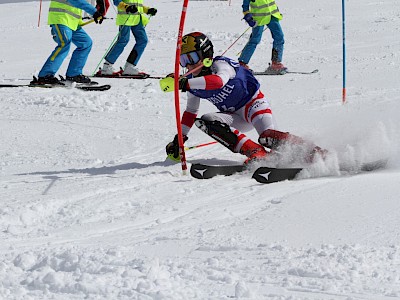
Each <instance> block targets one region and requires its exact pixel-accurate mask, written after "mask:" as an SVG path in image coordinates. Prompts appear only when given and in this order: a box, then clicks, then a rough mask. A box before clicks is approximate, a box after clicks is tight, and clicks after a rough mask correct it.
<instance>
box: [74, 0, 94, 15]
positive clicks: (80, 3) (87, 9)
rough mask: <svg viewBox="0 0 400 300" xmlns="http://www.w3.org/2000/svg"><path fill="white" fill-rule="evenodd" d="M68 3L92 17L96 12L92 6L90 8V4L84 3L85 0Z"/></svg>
mask: <svg viewBox="0 0 400 300" xmlns="http://www.w3.org/2000/svg"><path fill="white" fill-rule="evenodd" d="M68 2H69V3H70V4H71V5H72V6H74V7H76V8H80V9H82V10H84V11H85V12H87V13H88V14H90V15H92V16H93V15H94V13H95V12H96V11H97V9H96V8H95V7H94V6H92V5H91V4H89V3H88V2H86V1H85V0H68Z"/></svg>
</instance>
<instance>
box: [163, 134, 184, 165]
mask: <svg viewBox="0 0 400 300" xmlns="http://www.w3.org/2000/svg"><path fill="white" fill-rule="evenodd" d="M188 139H189V138H188V137H187V136H186V135H184V136H183V142H184V143H185V142H186V141H187V140H188ZM165 151H166V152H167V155H168V156H169V157H170V158H171V159H174V160H177V159H179V141H178V135H177V134H176V135H175V137H174V140H173V141H172V142H170V143H168V145H167V146H166V147H165Z"/></svg>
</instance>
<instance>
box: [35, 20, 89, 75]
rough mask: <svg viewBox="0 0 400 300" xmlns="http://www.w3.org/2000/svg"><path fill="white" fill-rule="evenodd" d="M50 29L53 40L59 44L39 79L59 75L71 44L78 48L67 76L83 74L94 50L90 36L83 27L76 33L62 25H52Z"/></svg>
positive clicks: (73, 54) (70, 63)
mask: <svg viewBox="0 0 400 300" xmlns="http://www.w3.org/2000/svg"><path fill="white" fill-rule="evenodd" d="M50 27H51V34H52V36H53V40H54V41H55V42H56V43H57V47H56V48H55V49H54V50H53V52H52V53H51V55H50V56H49V58H48V59H47V60H46V62H45V64H44V66H43V67H42V69H41V70H40V72H39V77H44V76H47V75H53V76H54V75H55V74H56V73H57V71H58V69H60V67H61V65H62V63H63V61H64V60H65V58H66V57H67V55H68V52H69V49H70V48H71V43H72V44H74V45H75V46H76V49H75V50H74V52H73V53H72V56H71V60H70V62H69V64H68V69H67V73H66V76H76V75H80V74H82V70H83V67H84V66H85V64H86V61H87V58H88V56H89V53H90V50H92V44H93V43H92V39H91V38H90V36H89V35H88V34H87V33H86V32H85V30H83V29H82V27H78V28H77V30H75V31H74V30H72V29H71V28H69V27H67V26H65V25H60V24H54V25H50Z"/></svg>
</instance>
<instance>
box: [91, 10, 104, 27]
mask: <svg viewBox="0 0 400 300" xmlns="http://www.w3.org/2000/svg"><path fill="white" fill-rule="evenodd" d="M93 19H94V21H95V22H96V24H101V23H103V20H104V18H103V14H102V13H101V12H100V11H99V10H97V11H96V12H95V13H94V14H93Z"/></svg>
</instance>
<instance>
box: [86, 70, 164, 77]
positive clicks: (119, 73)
mask: <svg viewBox="0 0 400 300" xmlns="http://www.w3.org/2000/svg"><path fill="white" fill-rule="evenodd" d="M91 77H96V78H118V79H147V78H149V79H162V78H164V77H165V76H152V75H150V74H147V73H143V72H140V73H138V74H136V75H124V74H122V69H121V70H120V71H118V72H115V73H113V74H110V75H104V74H101V69H99V71H98V72H97V73H96V74H94V75H93V76H91Z"/></svg>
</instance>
